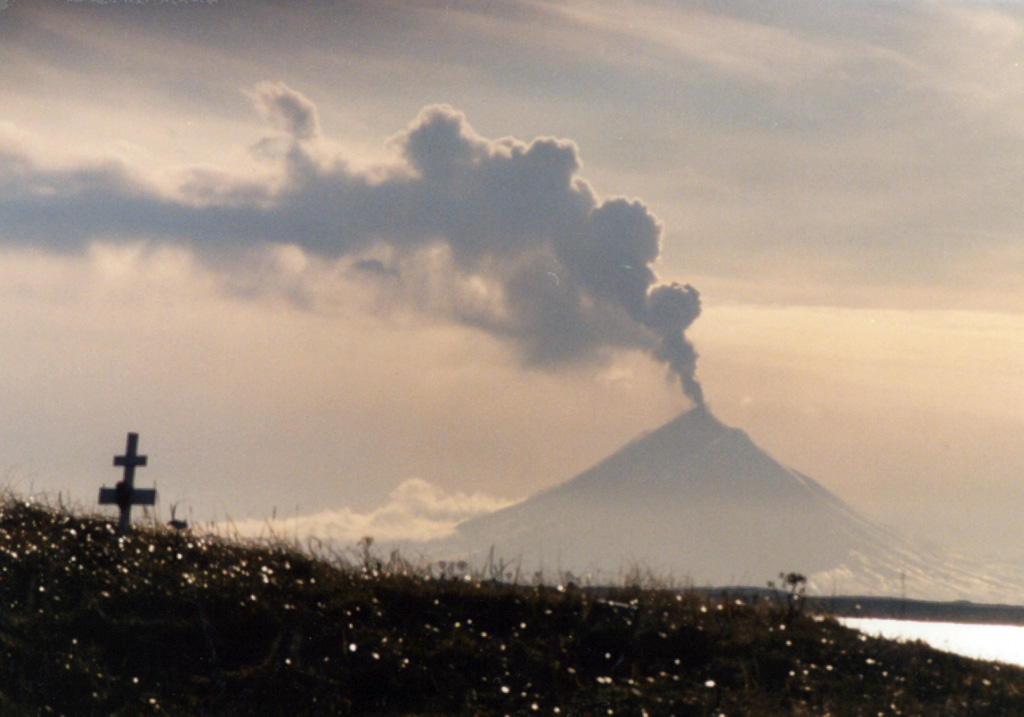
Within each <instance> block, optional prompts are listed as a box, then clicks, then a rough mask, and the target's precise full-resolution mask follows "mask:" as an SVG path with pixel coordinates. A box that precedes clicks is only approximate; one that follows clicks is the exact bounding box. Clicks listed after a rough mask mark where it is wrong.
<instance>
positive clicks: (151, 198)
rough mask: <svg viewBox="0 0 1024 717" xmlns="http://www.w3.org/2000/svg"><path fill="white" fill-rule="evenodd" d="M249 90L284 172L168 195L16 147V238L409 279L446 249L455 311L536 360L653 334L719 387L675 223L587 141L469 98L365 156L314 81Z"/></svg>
mask: <svg viewBox="0 0 1024 717" xmlns="http://www.w3.org/2000/svg"><path fill="white" fill-rule="evenodd" d="M249 94H250V96H251V98H252V100H253V102H254V104H255V105H256V107H257V109H258V110H259V112H260V113H261V114H262V115H263V116H264V117H265V118H266V119H267V120H268V121H269V122H270V123H271V124H272V125H273V126H274V127H275V128H276V129H277V130H278V131H279V132H281V133H283V135H282V136H278V137H276V138H271V139H269V140H267V142H266V143H264V144H265V146H264V149H265V148H266V147H267V146H270V145H275V143H276V145H275V146H278V147H279V149H280V152H281V158H282V162H283V165H282V166H283V173H284V178H283V180H282V181H277V182H270V181H268V182H266V183H265V184H259V183H252V182H248V183H246V182H243V181H241V180H238V179H234V178H231V177H224V176H217V175H212V174H210V173H209V172H206V173H198V172H197V173H195V174H193V175H192V176H191V177H190V178H189V180H188V181H186V182H184V183H183V184H181V185H180V186H179V187H178V188H177V189H176V190H175V191H174V192H173V193H170V194H168V193H167V192H165V191H161V190H158V189H157V188H156V187H155V186H154V185H151V184H148V183H147V182H146V181H144V180H143V179H142V178H140V177H139V176H136V175H135V174H133V173H132V172H131V171H129V170H128V169H127V168H126V167H124V166H122V165H119V164H114V163H110V164H104V165H98V166H92V167H85V168H79V169H75V170H61V171H55V170H50V171H43V170H40V169H37V168H34V167H33V166H32V165H30V164H28V163H26V161H25V160H24V158H19V157H11V158H9V159H8V160H6V161H2V162H0V170H2V178H0V187H2V189H3V197H2V198H0V223H2V225H3V228H2V229H0V231H2V232H3V237H4V239H5V240H6V241H7V242H28V243H34V244H38V245H42V246H45V247H48V248H51V249H58V250H60V249H65V250H66V249H72V250H73V249H75V248H78V247H81V246H82V245H83V244H85V243H87V242H89V241H91V240H95V239H117V238H135V239H140V238H141V239H151V240H159V241H170V242H175V243H181V244H185V245H187V246H189V247H191V248H192V249H193V250H194V251H196V253H197V254H198V255H199V256H201V257H206V258H210V259H212V258H215V257H218V256H220V255H223V254H224V253H225V252H232V251H236V250H237V249H238V248H239V247H247V246H252V247H258V246H260V245H263V244H267V243H290V244H295V245H297V246H300V247H302V248H303V249H304V250H305V251H307V252H310V253H312V254H315V255H318V256H321V257H324V258H328V259H340V258H351V260H352V261H353V262H355V266H356V268H363V269H366V268H370V267H372V268H373V269H374V270H375V271H373V272H366V271H364V272H362V273H363V274H364V275H368V276H369V275H373V276H377V277H379V278H382V279H384V278H387V279H388V280H394V279H398V281H399V282H406V283H410V282H415V277H416V275H417V274H421V275H422V273H423V269H422V267H423V265H424V264H425V262H424V257H425V255H426V254H427V253H429V252H434V255H435V256H436V255H437V254H438V252H440V254H441V255H442V256H443V260H441V261H439V263H436V265H435V264H430V263H429V262H426V263H427V264H430V266H431V271H433V275H432V276H431V277H430V280H429V281H428V282H426V283H428V284H430V285H431V286H433V291H434V292H435V294H436V293H440V294H443V295H446V296H445V297H444V298H445V300H444V301H443V302H441V304H443V305H444V306H445V307H446V309H445V310H446V312H447V313H448V315H449V316H450V317H451V318H453V319H455V320H457V321H460V322H462V323H466V324H470V325H474V326H477V327H480V328H482V329H484V330H487V331H489V332H491V333H493V334H495V335H497V336H500V337H502V338H504V339H506V340H508V341H510V342H512V343H513V344H514V345H516V346H517V347H518V348H519V349H520V351H521V354H522V356H523V358H524V360H525V361H526V362H527V363H528V364H531V365H544V366H557V365H559V364H565V363H570V362H581V361H590V360H595V359H600V358H601V357H603V356H605V355H606V354H607V352H608V351H609V350H611V349H616V348H626V349H642V350H646V351H648V352H650V353H651V355H653V356H655V357H656V358H658V359H660V360H662V361H664V362H665V363H666V364H667V365H668V366H669V367H670V369H671V370H672V371H673V372H674V373H675V374H677V375H678V376H679V378H680V380H681V383H682V387H683V389H684V390H685V391H686V393H687V395H688V396H689V397H690V398H691V399H692V400H694V401H695V402H697V403H700V402H702V400H703V399H702V395H701V391H700V386H699V384H697V382H696V380H695V377H694V371H695V365H696V355H695V353H694V351H693V348H692V346H691V345H690V344H689V342H688V341H687V340H686V338H685V336H684V332H685V331H686V329H687V327H688V326H689V325H690V324H691V323H692V322H693V321H694V319H695V318H696V317H697V315H698V314H699V313H700V300H699V294H698V292H697V291H696V290H695V289H693V288H692V287H690V286H680V285H677V284H664V283H659V281H658V278H657V276H656V275H655V273H654V271H653V269H652V265H653V264H654V262H655V261H656V260H657V259H658V255H659V251H660V236H661V226H660V224H659V223H658V221H657V220H656V219H655V217H654V216H653V215H652V213H651V212H650V210H649V209H648V208H647V207H646V206H645V205H644V204H643V203H642V202H640V201H638V200H635V199H625V198H619V197H614V198H608V199H601V198H599V197H598V196H597V195H596V194H595V192H594V191H593V190H592V189H591V187H590V185H589V184H587V183H586V182H585V181H584V180H583V179H581V178H580V176H579V170H580V160H579V156H578V151H577V148H576V146H575V145H574V144H573V143H572V142H569V141H565V140H559V139H553V138H538V139H535V140H533V141H532V142H530V143H524V142H521V141H518V140H514V139H509V138H504V139H498V140H490V139H486V138H484V137H481V136H479V135H478V134H477V133H476V132H475V131H474V130H473V129H472V127H471V126H470V125H469V124H468V123H467V121H466V118H465V117H464V116H463V115H462V114H461V113H460V112H458V111H456V110H455V109H453V108H451V107H448V106H444V105H439V106H431V107H427V108H425V109H424V110H423V111H422V112H421V113H420V115H419V116H418V117H417V118H416V119H415V120H414V121H413V122H412V123H411V124H410V126H409V127H408V128H407V129H406V130H405V131H404V132H402V133H400V134H398V135H396V136H395V137H394V138H393V139H392V142H393V143H394V145H395V147H396V148H397V150H398V151H399V153H400V155H401V157H402V160H403V162H401V163H399V164H397V165H395V166H392V167H388V168H386V169H385V170H381V171H377V172H374V173H367V172H360V171H356V170H353V169H351V168H350V167H349V166H348V165H346V164H345V163H344V162H343V161H341V160H338V159H332V160H323V159H322V158H321V156H322V152H321V151H320V148H319V145H320V144H321V137H320V127H319V121H318V118H317V112H316V107H315V106H314V105H313V103H312V102H311V101H310V100H308V99H307V98H306V97H304V96H303V95H302V94H301V93H299V92H296V91H294V90H292V89H290V88H289V87H287V86H286V85H284V84H282V83H260V84H259V85H257V86H256V87H255V88H254V89H253V90H252V91H251V92H250V93H249ZM370 252H376V254H375V255H374V256H368V253H370ZM381 256H385V257H387V259H386V260H383V259H381ZM435 270H436V271H435ZM439 277H443V279H444V280H443V281H438V278H439ZM467 287H470V288H471V289H472V290H469V289H467ZM439 305H440V304H439Z"/></svg>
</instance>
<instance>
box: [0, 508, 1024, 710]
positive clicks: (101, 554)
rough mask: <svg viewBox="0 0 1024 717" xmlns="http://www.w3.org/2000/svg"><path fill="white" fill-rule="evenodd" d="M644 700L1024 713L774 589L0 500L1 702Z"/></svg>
mask: <svg viewBox="0 0 1024 717" xmlns="http://www.w3.org/2000/svg"><path fill="white" fill-rule="evenodd" d="M365 547H367V548H368V547H369V545H368V544H367V545H366V546H365ZM364 560H365V562H364ZM645 712H646V713H647V714H652V715H657V714H676V715H718V714H726V715H740V714H765V715H770V714H780V715H782V714H797V715H800V714H808V715H811V714H813V715H823V714H829V713H831V714H836V715H861V714H863V715H867V714H871V715H876V714H879V713H884V714H901V713H902V714H914V715H922V714H936V715H937V714H972V715H984V714H992V715H1004V714H1024V671H1022V670H1019V669H1016V668H1011V667H1007V666H999V665H995V664H988V663H981V662H973V661H970V660H966V659H962V658H958V657H955V656H952V655H948V654H944V653H941V652H938V651H935V650H932V649H930V648H927V647H925V646H923V645H920V644H913V645H900V644H896V643H892V642H888V641H885V640H880V639H873V638H868V637H865V636H862V635H860V634H858V633H856V632H854V631H852V630H848V629H845V628H843V627H842V626H840V625H839V624H837V623H836V622H834V621H832V620H828V619H821V618H815V617H813V616H809V615H804V614H801V613H800V612H794V611H792V610H790V609H789V607H788V605H786V604H780V605H777V604H767V603H766V604H759V605H744V604H741V603H740V601H738V600H735V599H728V600H722V599H717V600H716V599H711V598H708V597H702V596H699V595H697V594H696V593H684V594H679V593H677V592H675V591H669V590H659V589H652V588H641V587H621V588H615V589H608V590H602V591H600V592H598V591H589V590H588V591H584V590H581V589H579V588H577V587H575V586H569V587H567V588H555V587H542V586H529V587H527V586H518V587H517V586H509V585H501V584H496V583H490V582H486V581H478V580H467V579H464V578H452V577H446V578H445V579H440V578H439V577H431V576H430V575H429V574H427V573H425V572H423V571H421V572H419V573H414V572H413V571H410V570H409V567H408V566H406V565H403V564H402V563H401V561H395V562H393V563H392V564H391V565H390V566H385V567H383V568H382V567H379V566H377V564H376V563H375V561H374V560H372V558H371V556H369V555H366V556H363V557H362V558H360V557H356V558H355V559H354V560H353V561H350V562H345V561H343V560H341V559H339V558H334V559H331V560H328V559H319V558H311V557H309V556H308V555H307V554H304V553H303V552H301V551H299V550H298V549H295V548H293V547H288V546H285V545H252V544H245V543H242V542H239V541H231V540H225V539H220V538H213V537H204V536H198V535H192V534H189V533H187V532H184V533H177V532H174V531H171V530H169V529H163V528H152V527H151V528H137V529H136V531H135V532H134V533H132V534H131V535H130V536H127V537H124V538H121V537H118V536H117V535H116V533H115V530H114V527H113V525H112V524H111V523H108V522H106V521H104V520H101V519H99V518H95V517H83V516H77V515H74V514H70V513H68V512H66V511H63V510H55V509H52V508H47V507H43V506H39V505H35V504H32V503H29V502H25V501H22V500H17V499H8V500H7V501H5V502H3V504H2V505H0V713H2V714H19V715H21V714H51V713H62V714H73V715H78V714H85V715H88V714H97V715H100V714H102V715H110V714H123V715H129V714H130V715H137V714H183V715H184V714H189V715H191V714H215V715H216V714H224V715H231V714H238V715H243V714H244V715H252V714H261V715H277V714H281V715H297V714H403V715H404V714H549V715H550V714H563V715H568V714H616V715H620V714H643V713H645Z"/></svg>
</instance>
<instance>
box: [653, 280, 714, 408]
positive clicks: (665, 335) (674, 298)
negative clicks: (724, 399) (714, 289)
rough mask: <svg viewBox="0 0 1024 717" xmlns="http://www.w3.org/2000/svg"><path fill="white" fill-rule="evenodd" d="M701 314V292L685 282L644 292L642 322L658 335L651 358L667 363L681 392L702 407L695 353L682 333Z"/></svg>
mask: <svg viewBox="0 0 1024 717" xmlns="http://www.w3.org/2000/svg"><path fill="white" fill-rule="evenodd" d="M699 315H700V292H699V291H697V290H696V289H695V288H693V287H692V286H690V285H689V284H686V285H685V286H682V285H680V284H676V283H672V284H661V285H659V286H655V287H654V288H652V289H651V290H650V291H649V292H648V294H647V316H646V318H645V319H644V324H645V325H646V326H648V327H650V328H651V329H653V330H654V331H655V332H657V333H658V334H659V335H660V337H661V343H660V344H659V345H658V346H657V347H655V348H654V351H653V354H654V357H655V358H657V359H658V360H660V361H664V362H665V363H667V364H668V366H669V369H670V370H671V371H672V372H674V373H675V374H676V375H677V376H679V382H680V383H681V384H682V387H683V393H685V394H686V395H687V396H688V397H689V398H690V400H692V401H693V402H694V403H695V404H696V405H697V406H698V407H700V408H703V407H704V389H703V388H701V385H700V383H699V382H698V381H697V375H696V374H697V352H696V351H695V350H694V348H693V344H691V343H690V342H689V341H688V340H687V339H686V336H685V333H684V332H685V331H686V329H688V328H689V327H690V324H692V323H693V322H694V320H695V319H696V318H697V317H698V316H699Z"/></svg>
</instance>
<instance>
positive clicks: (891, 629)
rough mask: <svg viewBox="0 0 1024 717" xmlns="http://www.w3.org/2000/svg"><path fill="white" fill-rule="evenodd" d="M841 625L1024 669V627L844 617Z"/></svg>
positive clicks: (878, 635) (868, 633) (840, 620)
mask: <svg viewBox="0 0 1024 717" xmlns="http://www.w3.org/2000/svg"><path fill="white" fill-rule="evenodd" d="M839 622H840V623H842V624H843V625H846V626H847V627H852V628H854V629H856V630H860V631H861V632H863V633H865V634H867V635H873V636H877V637H885V638H888V639H890V640H905V641H913V640H920V641H921V642H924V643H925V644H927V645H931V646H932V647H934V648H936V649H938V650H945V651H946V652H953V653H956V654H958V655H963V656H965V657H973V658H976V659H979V660H993V661H996V662H1005V663H1007V664H1011V665H1020V666H1024V627H1020V626H1017V625H976V624H969V623H959V622H920V621H916V620H884V619H879V618H860V617H843V618H839Z"/></svg>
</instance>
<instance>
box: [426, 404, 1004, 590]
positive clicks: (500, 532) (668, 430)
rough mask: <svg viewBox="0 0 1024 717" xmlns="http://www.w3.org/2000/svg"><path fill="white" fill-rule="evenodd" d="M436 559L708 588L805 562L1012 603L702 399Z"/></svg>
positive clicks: (838, 573)
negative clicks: (916, 547) (634, 574)
mask: <svg viewBox="0 0 1024 717" xmlns="http://www.w3.org/2000/svg"><path fill="white" fill-rule="evenodd" d="M424 550H425V554H426V556H428V557H437V558H440V557H445V558H451V559H461V560H467V561H469V562H470V563H472V564H474V565H480V564H482V563H483V562H484V561H486V560H488V559H490V556H491V555H493V556H498V557H500V558H502V559H504V560H505V561H511V562H512V563H513V564H514V565H515V566H516V568H517V569H518V570H519V572H520V575H525V576H527V577H529V576H531V575H532V574H534V572H535V571H542V572H543V573H544V574H545V576H546V577H547V578H549V579H550V578H551V577H553V576H556V575H558V574H560V573H563V572H566V571H569V572H572V573H573V574H574V575H576V576H580V577H582V578H584V579H585V580H588V581H593V582H602V581H615V580H617V579H621V577H622V575H623V572H624V571H628V570H631V569H636V568H640V569H643V570H650V571H651V572H652V573H653V574H655V575H657V576H661V577H663V578H664V577H671V578H673V579H675V580H677V581H690V582H692V583H694V584H696V585H717V586H725V585H762V586H763V585H764V584H765V583H766V581H768V580H769V579H772V578H774V577H776V576H777V575H778V574H779V572H780V571H787V572H788V571H799V572H801V573H803V574H805V575H807V576H808V578H809V579H810V587H811V588H812V589H814V590H816V591H818V592H819V593H823V594H840V593H842V594H889V595H896V594H899V593H900V591H901V590H904V591H907V592H908V593H910V594H913V595H914V596H917V597H924V598H928V599H943V600H948V599H958V598H962V597H965V596H970V597H972V598H974V599H978V598H985V599H1003V598H1004V597H1005V596H1006V595H1009V594H1013V586H1010V585H1003V584H999V583H997V582H995V581H989V580H986V579H983V578H980V577H978V576H976V575H974V574H971V573H970V572H969V571H968V570H965V569H963V568H958V567H956V566H955V565H954V564H953V563H952V562H950V561H945V560H943V561H939V560H936V559H934V558H926V557H924V556H922V555H919V554H917V553H915V552H914V551H913V550H911V549H910V548H909V547H908V546H907V545H905V544H904V543H903V542H902V541H901V540H900V539H899V538H898V537H897V536H895V535H894V534H892V533H891V532H890V531H887V530H885V529H883V528H881V527H880V526H877V525H875V524H873V523H871V522H870V521H869V520H866V519H865V518H863V517H861V516H859V515H858V514H857V513H856V512H855V511H854V510H852V509H851V508H850V507H849V506H847V505H846V504H845V503H843V501H841V500H840V499H839V498H837V497H836V496H835V495H833V494H832V493H831V492H829V491H828V490H827V489H825V488H824V487H823V486H821V485H820V484H818V483H817V482H815V481H814V480H812V479H811V478H809V477H807V476H805V475H803V474H801V473H799V472H797V471H794V470H790V469H788V468H786V467H784V466H782V465H780V464H779V463H778V462H777V461H775V460H774V459H773V458H771V457H770V456H769V455H768V454H766V453H765V452H764V451H762V450H761V449H760V448H758V447H757V446H756V445H755V444H754V443H753V442H752V441H751V440H750V438H749V437H748V436H747V435H746V434H745V433H744V432H743V431H741V430H738V429H734V428H730V427H728V426H725V425H723V424H722V423H721V422H720V421H718V420H717V419H716V418H715V417H714V416H713V415H712V414H711V413H710V412H709V411H708V410H707V409H706V408H703V407H701V408H696V409H693V410H691V411H689V412H687V413H684V414H682V415H680V416H679V417H677V418H676V419H674V420H672V421H670V422H669V423H667V424H666V425H664V426H662V427H661V428H659V429H657V430H654V431H652V432H650V433H647V434H645V435H642V436H640V437H639V438H637V439H635V440H633V441H632V442H630V443H629V444H627V445H626V446H624V447H623V448H621V449H620V450H619V451H617V452H615V453H614V454H612V455H611V456H609V457H608V458H606V459H604V460H603V461H601V462H599V463H598V464H597V465H595V466H593V467H591V468H590V469H588V470H586V471H584V472H583V473H581V474H579V475H578V476H576V477H575V478H572V479H571V480H569V481H566V482H565V483H562V484H560V485H558V486H555V487H554V488H551V489H549V490H547V491H544V492H542V493H539V494H537V495H535V496H533V497H531V498H528V499H527V500H524V501H522V502H521V503H517V504H515V505H512V506H509V507H507V508H504V509H502V510H499V511H496V512H494V513H491V514H488V515H484V516H480V517H477V518H474V519H472V520H469V521H467V522H465V523H462V524H461V525H459V526H458V527H457V529H456V533H455V534H454V535H453V536H451V537H449V538H446V539H443V540H440V541H435V542H433V543H430V544H426V545H425V548H424Z"/></svg>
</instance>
